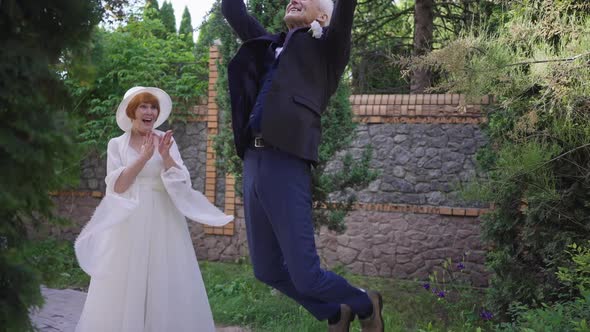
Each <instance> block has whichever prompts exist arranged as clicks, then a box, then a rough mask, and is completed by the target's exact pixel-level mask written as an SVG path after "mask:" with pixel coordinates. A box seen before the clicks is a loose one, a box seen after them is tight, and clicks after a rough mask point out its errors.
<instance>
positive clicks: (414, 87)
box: [410, 0, 434, 93]
mask: <svg viewBox="0 0 590 332" xmlns="http://www.w3.org/2000/svg"><path fill="white" fill-rule="evenodd" d="M433 29H434V0H416V6H415V7H414V52H413V55H414V56H420V55H424V54H426V53H428V52H430V51H431V50H432V31H433ZM431 78H432V74H431V73H430V71H429V70H415V71H414V72H412V77H411V81H410V92H411V93H421V92H424V89H426V88H428V87H430V85H431Z"/></svg>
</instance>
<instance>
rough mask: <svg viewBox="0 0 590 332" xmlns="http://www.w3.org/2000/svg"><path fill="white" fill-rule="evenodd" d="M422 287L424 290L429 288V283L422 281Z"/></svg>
mask: <svg viewBox="0 0 590 332" xmlns="http://www.w3.org/2000/svg"><path fill="white" fill-rule="evenodd" d="M422 287H424V289H426V290H429V289H430V284H429V283H427V282H426V283H424V284H423V285H422Z"/></svg>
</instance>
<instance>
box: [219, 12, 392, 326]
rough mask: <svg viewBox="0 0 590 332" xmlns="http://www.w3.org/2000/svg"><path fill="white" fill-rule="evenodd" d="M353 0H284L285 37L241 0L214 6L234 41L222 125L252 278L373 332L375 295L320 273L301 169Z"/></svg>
mask: <svg viewBox="0 0 590 332" xmlns="http://www.w3.org/2000/svg"><path fill="white" fill-rule="evenodd" d="M355 7H356V0H338V2H337V4H336V6H334V5H333V3H332V1H331V0H291V1H290V2H289V3H288V4H287V8H286V12H285V17H284V21H285V24H286V25H287V27H288V29H289V31H288V33H278V34H270V33H268V32H267V31H266V30H265V29H264V28H263V27H262V26H261V25H260V24H259V23H258V22H257V21H256V19H254V18H253V17H252V16H250V15H249V14H248V12H247V10H246V6H245V5H244V2H243V0H223V1H222V12H223V15H224V16H225V18H226V19H227V21H228V22H229V24H230V25H231V26H232V28H233V29H234V31H235V32H236V34H237V35H238V36H239V37H240V39H241V40H242V41H243V44H242V46H241V47H240V49H239V51H238V52H237V53H236V55H235V56H234V58H233V59H232V60H231V61H230V62H229V64H228V80H229V89H230V96H231V105H232V126H233V132H234V142H235V145H236V149H237V153H238V155H239V156H240V157H241V158H242V159H243V160H244V174H243V178H244V182H243V193H244V212H245V217H246V227H247V234H248V245H249V249H250V257H251V260H252V265H253V267H254V275H255V276H256V278H257V279H259V280H261V281H262V282H264V283H266V284H268V285H270V286H272V287H274V288H276V289H278V290H279V291H281V292H282V293H284V294H286V295H287V296H289V297H291V298H292V299H294V300H295V301H297V302H298V303H300V304H301V305H302V306H303V307H305V309H307V310H308V311H309V312H310V313H311V314H312V315H313V316H315V317H316V318H317V319H319V320H328V329H329V331H348V330H349V328H350V322H351V321H352V320H353V319H354V317H355V316H358V317H359V319H360V322H361V326H362V330H363V331H367V332H368V331H383V318H382V313H381V312H382V307H383V301H382V298H381V295H380V294H379V293H377V292H375V291H367V292H365V291H364V290H361V289H359V288H356V287H353V286H351V285H350V284H349V283H348V282H347V281H346V280H345V279H344V278H342V277H340V276H339V275H337V274H335V273H332V272H329V271H326V270H323V269H322V268H321V267H320V260H319V257H318V254H317V251H316V247H315V242H314V230H313V221H312V198H311V166H312V165H315V164H316V163H317V162H318V146H319V144H320V138H321V121H320V120H321V116H322V113H323V112H324V111H325V109H326V107H327V105H328V101H329V99H330V96H332V95H333V94H334V92H335V91H336V88H337V87H338V82H339V81H340V77H341V76H342V73H343V72H344V69H345V67H346V64H347V63H348V60H349V57H350V39H351V30H352V21H353V13H354V9H355Z"/></svg>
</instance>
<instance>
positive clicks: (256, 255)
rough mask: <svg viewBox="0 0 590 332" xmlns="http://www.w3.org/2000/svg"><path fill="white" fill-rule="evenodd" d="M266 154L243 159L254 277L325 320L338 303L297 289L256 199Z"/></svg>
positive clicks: (252, 152) (250, 153) (251, 154)
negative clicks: (311, 295)
mask: <svg viewBox="0 0 590 332" xmlns="http://www.w3.org/2000/svg"><path fill="white" fill-rule="evenodd" d="M266 153H267V152H266V151H264V150H248V151H246V155H245V158H244V174H243V190H244V213H245V217H246V231H247V235H248V246H249V249H250V259H251V260H252V265H253V267H254V275H255V277H256V278H257V279H258V280H260V281H262V282H264V283H266V284H267V285H269V286H271V287H273V288H276V289H277V290H279V291H280V292H282V293H283V294H285V295H287V296H289V297H291V298H292V299H294V300H295V301H297V302H298V303H299V304H301V305H302V306H303V307H304V308H306V309H307V310H308V311H310V312H311V314H312V315H314V316H315V317H316V318H317V319H319V320H323V319H327V318H329V317H332V316H333V315H335V314H336V313H337V312H338V310H340V305H339V304H336V303H326V302H324V301H320V300H318V299H315V298H313V297H309V296H305V295H304V294H302V293H300V292H298V291H297V289H296V287H295V285H294V284H293V282H292V280H291V276H290V275H289V272H288V269H287V266H286V265H285V260H284V258H283V254H282V252H281V248H280V246H279V243H278V241H277V238H276V236H275V232H274V230H273V227H272V225H271V223H270V222H269V220H268V217H267V213H266V211H265V210H264V209H263V207H262V205H261V202H260V200H259V199H260V197H259V193H258V188H259V187H260V183H261V182H265V181H266V176H267V175H268V174H265V173H264V172H261V169H260V165H261V163H262V160H263V159H264V157H265V156H264V155H265V154H266Z"/></svg>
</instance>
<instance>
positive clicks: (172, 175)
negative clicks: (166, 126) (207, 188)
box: [161, 142, 234, 226]
mask: <svg viewBox="0 0 590 332" xmlns="http://www.w3.org/2000/svg"><path fill="white" fill-rule="evenodd" d="M170 156H171V157H172V158H173V159H174V161H175V162H176V164H177V165H178V166H179V167H180V168H177V167H170V168H169V169H168V170H165V171H162V174H161V177H162V181H163V182H164V187H165V188H166V191H167V192H168V195H170V199H172V202H173V203H174V206H176V208H177V209H178V210H179V211H180V213H182V214H183V215H184V216H185V217H187V218H189V219H191V220H194V221H196V222H200V223H202V224H206V225H210V226H223V225H225V224H227V223H228V222H230V221H232V220H233V219H234V217H233V216H230V215H226V214H224V213H223V212H222V211H221V210H219V209H218V208H217V207H216V206H215V205H213V204H211V202H209V200H208V199H207V197H205V195H203V194H202V193H200V192H199V191H197V190H194V189H193V188H192V184H191V178H190V174H189V172H188V169H187V168H186V166H185V165H184V162H183V161H182V158H181V156H180V152H179V151H178V147H177V145H176V142H174V143H173V144H172V146H171V147H170Z"/></svg>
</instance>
